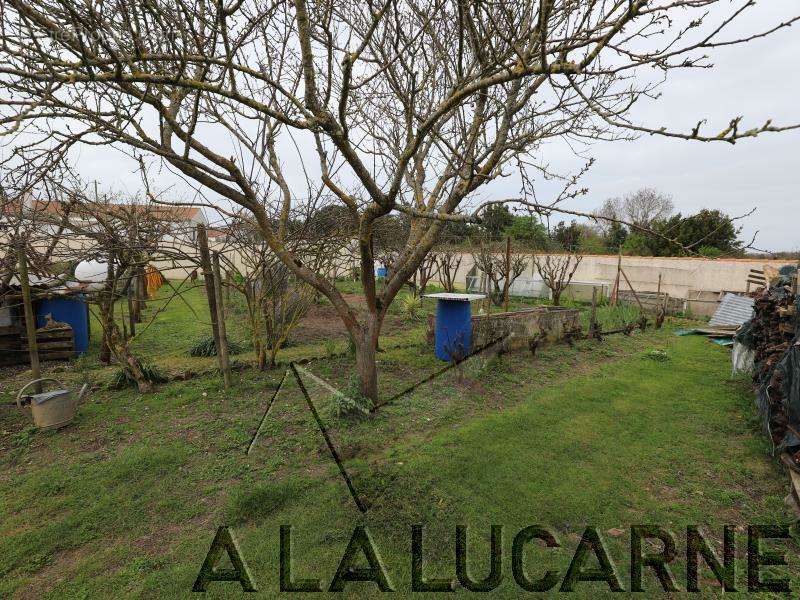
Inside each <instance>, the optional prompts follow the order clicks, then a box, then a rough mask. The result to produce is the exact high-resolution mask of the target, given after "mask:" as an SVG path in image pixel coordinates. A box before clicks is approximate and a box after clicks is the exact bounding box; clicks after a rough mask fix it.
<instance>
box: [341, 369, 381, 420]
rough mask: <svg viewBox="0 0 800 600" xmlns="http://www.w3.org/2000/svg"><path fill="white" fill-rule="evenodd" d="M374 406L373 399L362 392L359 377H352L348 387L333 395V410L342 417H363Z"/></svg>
mask: <svg viewBox="0 0 800 600" xmlns="http://www.w3.org/2000/svg"><path fill="white" fill-rule="evenodd" d="M373 407H374V404H373V403H372V400H370V399H369V398H366V397H365V396H363V395H362V394H361V390H359V385H358V378H357V377H351V378H350V381H349V382H348V384H347V388H345V390H344V391H343V392H341V393H338V394H334V396H333V411H334V413H335V414H336V416H337V417H340V418H342V417H358V416H361V417H363V416H366V415H368V414H369V411H371V410H372V408H373Z"/></svg>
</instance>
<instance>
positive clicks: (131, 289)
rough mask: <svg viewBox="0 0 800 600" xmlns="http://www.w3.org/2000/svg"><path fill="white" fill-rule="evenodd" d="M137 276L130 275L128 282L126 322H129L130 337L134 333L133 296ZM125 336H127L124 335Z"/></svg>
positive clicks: (134, 310) (134, 303) (134, 304)
mask: <svg viewBox="0 0 800 600" xmlns="http://www.w3.org/2000/svg"><path fill="white" fill-rule="evenodd" d="M136 279H137V277H136V276H135V275H131V279H130V281H129V282H128V323H129V324H130V330H131V337H133V336H135V335H136V312H137V310H136V301H135V300H134V296H135V295H136V286H137V282H136ZM126 338H127V336H126Z"/></svg>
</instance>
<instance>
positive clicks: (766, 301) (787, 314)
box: [752, 286, 797, 383]
mask: <svg viewBox="0 0 800 600" xmlns="http://www.w3.org/2000/svg"><path fill="white" fill-rule="evenodd" d="M753 308H754V317H753V320H752V336H753V345H754V349H755V364H756V370H755V373H754V379H755V381H756V383H763V382H764V380H765V378H766V377H767V376H769V374H770V373H771V371H772V368H773V367H774V366H775V364H777V362H778V361H779V360H780V359H781V357H782V356H783V354H784V352H786V351H787V350H788V349H789V346H790V345H791V343H792V340H793V339H794V337H795V328H796V312H797V311H796V307H795V296H794V294H792V290H791V288H789V287H788V286H775V287H773V288H770V289H769V290H764V291H763V292H762V293H761V294H760V295H759V296H758V297H757V298H756V301H755V306H754V307H753Z"/></svg>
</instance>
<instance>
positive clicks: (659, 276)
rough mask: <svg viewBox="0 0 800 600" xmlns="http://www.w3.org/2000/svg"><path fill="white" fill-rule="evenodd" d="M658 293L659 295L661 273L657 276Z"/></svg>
mask: <svg viewBox="0 0 800 600" xmlns="http://www.w3.org/2000/svg"><path fill="white" fill-rule="evenodd" d="M657 291H658V293H659V294H660V293H661V273H659V274H658V290H657Z"/></svg>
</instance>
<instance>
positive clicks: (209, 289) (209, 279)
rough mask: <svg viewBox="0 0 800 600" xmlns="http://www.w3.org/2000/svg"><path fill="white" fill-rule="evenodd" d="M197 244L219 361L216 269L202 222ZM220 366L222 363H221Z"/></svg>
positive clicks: (198, 225)
mask: <svg viewBox="0 0 800 600" xmlns="http://www.w3.org/2000/svg"><path fill="white" fill-rule="evenodd" d="M197 246H198V248H199V250H200V267H201V268H202V269H203V280H204V281H205V284H206V299H207V300H208V312H209V315H210V316H211V334H212V335H213V336H214V347H215V348H217V362H219V347H220V341H219V327H218V325H217V295H216V292H215V291H214V289H215V286H214V271H213V270H212V268H211V253H210V252H209V251H208V236H207V235H206V228H205V226H204V225H203V224H202V223H198V224H197ZM220 368H222V367H221V365H220Z"/></svg>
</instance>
